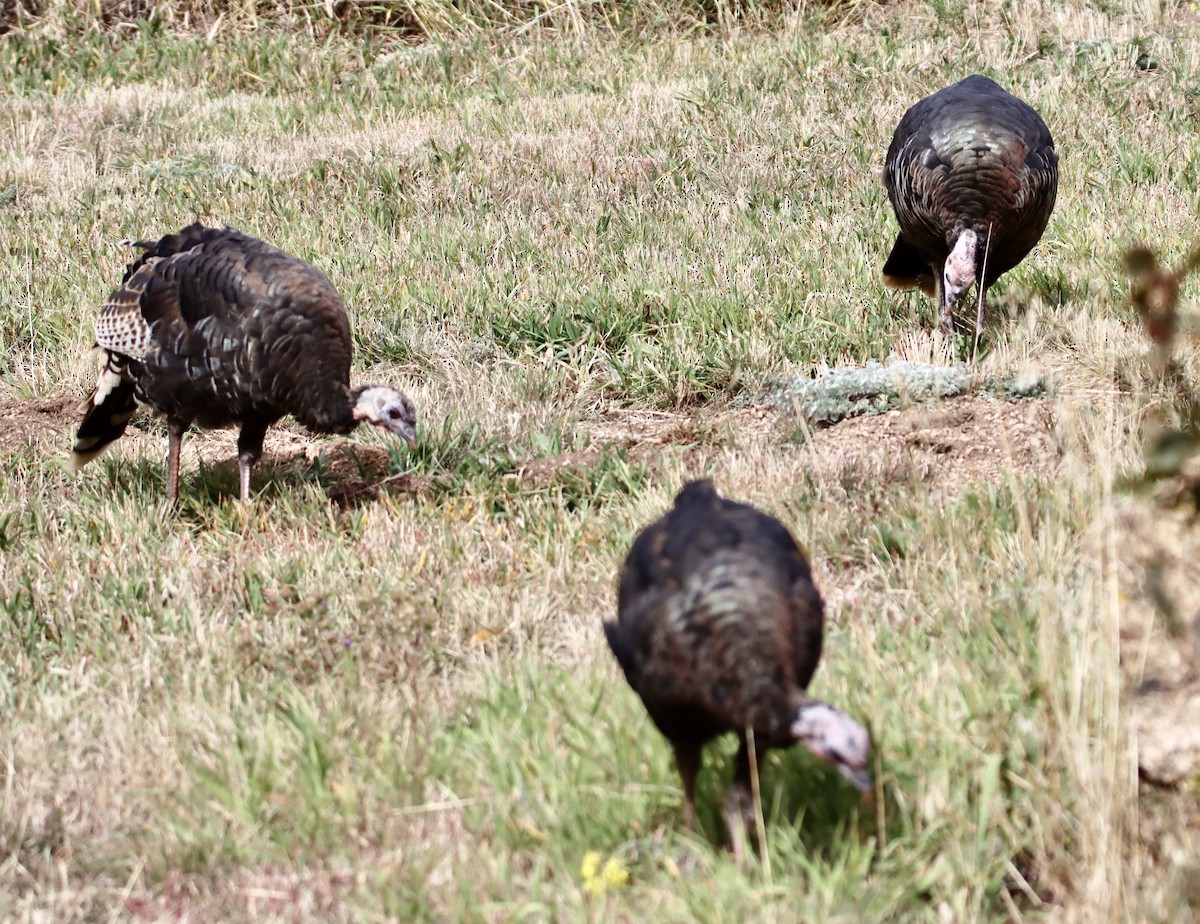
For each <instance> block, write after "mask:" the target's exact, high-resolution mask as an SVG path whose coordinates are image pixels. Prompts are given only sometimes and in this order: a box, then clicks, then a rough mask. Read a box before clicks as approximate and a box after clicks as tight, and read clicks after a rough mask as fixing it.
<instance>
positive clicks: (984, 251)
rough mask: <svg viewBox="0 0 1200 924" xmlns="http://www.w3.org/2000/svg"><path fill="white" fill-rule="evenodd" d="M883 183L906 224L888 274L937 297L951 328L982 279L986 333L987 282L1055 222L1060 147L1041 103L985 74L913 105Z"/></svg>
mask: <svg viewBox="0 0 1200 924" xmlns="http://www.w3.org/2000/svg"><path fill="white" fill-rule="evenodd" d="M883 185H884V186H885V187H887V193H888V198H889V199H891V201H892V208H893V209H894V210H895V212H896V220H897V221H898V222H899V224H900V234H899V236H898V237H897V238H896V243H895V245H894V246H893V247H892V252H891V254H890V255H889V256H888V258H887V262H886V263H885V264H884V267H883V276H884V279H885V280H886V281H887V283H888V285H890V286H893V287H895V288H901V289H911V288H913V287H914V286H919V287H920V288H921V290H922V291H923V292H925V294H927V295H936V296H937V297H938V299H939V302H940V307H941V327H942V329H943V330H945V331H947V332H952V331H953V330H954V318H953V310H954V306H955V304H956V303H957V302H958V299H959V297H960V296H961V295H962V294H963V292H965V291H966V290H967V289H969V288H970V287H971V285H972V283H975V282H977V281H978V283H979V310H978V316H977V318H976V328H975V329H976V333H977V334H978V332H979V331H980V330H982V328H983V315H984V310H985V307H986V303H985V300H986V296H987V290H988V287H989V286H990V285H991V284H992V283H993V282H995V281H996V280H997V279H999V278H1000V276H1001V275H1003V274H1004V273H1006V272H1008V271H1009V270H1010V269H1012V268H1013V267H1014V266H1016V265H1017V264H1018V263H1020V262H1021V260H1023V259H1024V258H1025V255H1026V254H1028V253H1029V251H1030V250H1032V249H1033V246H1034V245H1035V244H1036V243H1037V242H1038V240H1039V239H1040V238H1041V236H1042V232H1043V231H1045V230H1046V223H1047V222H1048V221H1049V220H1050V213H1051V212H1052V211H1054V200H1055V197H1056V196H1057V193H1058V155H1057V154H1056V153H1055V152H1054V139H1053V138H1051V137H1050V130H1049V129H1047V128H1046V123H1045V122H1043V121H1042V117H1041V116H1039V115H1038V114H1037V112H1036V111H1035V110H1034V109H1033V107H1031V106H1030V105H1028V104H1027V103H1024V102H1022V101H1021V100H1019V99H1017V98H1016V97H1015V96H1012V95H1011V94H1009V93H1007V92H1005V90H1004V89H1003V88H1001V87H1000V85H999V84H997V83H996V82H995V81H992V80H989V79H988V78H987V77H982V76H980V75H978V74H976V75H974V76H971V77H968V78H966V79H965V80H962V81H959V82H958V83H956V84H953V85H951V86H949V87H946V88H945V89H942V90H939V91H938V92H937V93H934V94H933V95H932V96H927V97H926V98H925V99H923V100H921V101H920V102H919V103H917V104H916V105H914V106H913V107H912V108H911V109H909V110H908V112H906V113H904V118H902V119H901V120H900V124H899V125H898V126H897V127H896V133H895V135H894V136H893V137H892V144H891V147H889V148H888V152H887V160H886V162H885V164H884V168H883Z"/></svg>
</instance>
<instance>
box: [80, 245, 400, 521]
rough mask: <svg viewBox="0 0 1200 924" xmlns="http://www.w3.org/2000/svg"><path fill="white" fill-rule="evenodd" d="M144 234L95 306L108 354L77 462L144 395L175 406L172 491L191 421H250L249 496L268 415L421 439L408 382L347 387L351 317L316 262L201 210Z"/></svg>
mask: <svg viewBox="0 0 1200 924" xmlns="http://www.w3.org/2000/svg"><path fill="white" fill-rule="evenodd" d="M133 246H134V247H137V248H140V249H141V250H142V254H141V255H140V256H139V257H137V258H136V259H135V260H134V261H133V262H132V263H130V265H129V266H128V268H127V269H126V271H125V276H124V279H123V280H122V282H121V285H120V286H119V287H118V288H117V290H116V291H115V292H113V294H112V295H111V296H109V298H108V301H107V302H106V303H105V304H104V306H103V307H102V308H101V309H100V315H99V317H98V318H97V319H96V345H97V346H98V347H99V348H100V349H101V350H102V352H103V355H104V365H103V367H102V369H101V371H100V376H99V379H98V381H97V383H96V389H95V391H94V392H93V393H92V395H91V397H90V398H89V399H88V401H87V403H86V405H85V407H84V409H83V410H84V418H83V421H82V422H81V423H80V425H79V430H78V432H77V433H76V438H75V448H74V452H73V453H72V457H71V467H72V468H73V469H74V470H78V469H80V468H82V467H83V466H84V465H86V464H87V463H88V462H90V461H91V460H92V459H94V458H96V457H97V456H98V455H100V454H101V453H102V452H104V450H105V449H107V448H108V447H109V446H110V445H111V444H112V443H113V441H114V440H116V439H117V438H119V437H120V436H121V434H122V433H124V432H125V427H126V425H127V424H128V422H129V419H130V418H131V417H132V416H133V414H134V412H135V411H136V410H137V407H138V405H141V404H145V405H148V406H149V407H150V408H151V409H153V410H154V411H156V412H158V413H160V414H162V415H164V416H165V417H166V421H167V429H168V432H169V438H170V442H169V445H168V452H167V499H168V501H169V502H170V503H172V504H174V503H175V502H176V500H177V498H178V495H179V449H180V444H181V443H182V440H183V434H184V432H186V431H187V429H188V427H190V426H191V425H192V424H193V423H194V424H197V425H198V426H200V427H205V428H211V427H224V426H232V425H238V426H240V427H241V432H240V434H239V436H238V475H239V482H240V484H239V487H240V497H241V499H242V500H243V501H248V500H249V499H250V472H251V469H252V468H253V467H254V464H255V462H257V461H258V458H259V456H260V455H261V454H262V447H263V439H264V437H265V436H266V432H267V428H268V427H270V426H271V425H272V424H274V423H275V422H276V421H278V420H279V419H280V418H282V417H284V416H285V415H287V414H291V415H292V416H293V417H295V418H296V420H298V421H299V422H300V423H301V424H303V425H304V426H305V427H307V428H308V429H309V430H312V431H313V432H316V433H349V432H350V431H351V430H353V429H354V428H355V427H357V426H358V425H359V424H360V423H363V422H366V423H370V424H374V425H375V426H377V427H380V428H382V429H384V430H388V431H390V432H392V433H394V434H396V435H397V436H400V437H402V438H403V439H405V440H407V441H408V442H409V443H410V444H411V443H413V442H415V441H416V411H415V409H414V407H413V403H412V401H411V400H409V398H408V396H407V395H405V394H404V393H403V392H401V391H398V390H397V389H395V388H392V387H391V386H388V385H369V386H359V387H357V388H351V387H350V358H351V350H352V346H351V340H350V323H349V321H348V319H347V317H346V309H345V307H344V306H343V304H342V300H341V298H340V297H339V296H338V293H337V290H336V289H334V287H333V284H332V283H331V282H330V281H329V280H328V279H327V278H325V276H324V274H322V273H321V272H320V271H319V270H318V269H316V268H315V267H313V266H311V265H310V264H308V263H306V262H304V261H303V260H301V259H299V258H297V257H294V256H292V255H291V254H288V253H285V252H284V251H282V250H279V249H278V248H276V247H272V246H271V245H269V244H266V243H264V242H263V241H260V240H258V239H257V238H253V237H250V236H249V235H248V234H244V233H242V232H241V231H237V230H234V229H233V228H207V227H205V226H203V225H202V224H200V223H196V224H193V225H191V226H189V227H187V228H184V229H183V230H182V231H180V232H179V233H178V234H168V235H167V236H166V237H163V238H161V239H160V240H157V241H137V242H135V243H133Z"/></svg>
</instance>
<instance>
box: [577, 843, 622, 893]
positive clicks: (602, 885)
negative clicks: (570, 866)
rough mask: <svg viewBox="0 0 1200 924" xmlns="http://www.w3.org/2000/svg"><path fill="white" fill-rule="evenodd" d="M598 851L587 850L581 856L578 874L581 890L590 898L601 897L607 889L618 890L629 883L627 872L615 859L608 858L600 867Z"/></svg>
mask: <svg viewBox="0 0 1200 924" xmlns="http://www.w3.org/2000/svg"><path fill="white" fill-rule="evenodd" d="M600 860H601V856H600V851H598V850H589V851H588V852H587V853H585V854H584V855H583V862H582V863H581V864H580V866H579V874H580V876H581V877H582V879H583V890H584V891H585V892H587V894H588V895H590V896H592V898H596V897H598V896H600V895H603V894H604V893H605V892H606V891H608V890H609V889H619V888H621V886H623V885H625V884H626V883H628V882H629V870H628V869H626V868H625V864H624V863H622V862H621V861H620V860H618V859H617V858H616V857H609V858H608V860H607V861H606V862H605V863H604V866H603V867H601V866H600Z"/></svg>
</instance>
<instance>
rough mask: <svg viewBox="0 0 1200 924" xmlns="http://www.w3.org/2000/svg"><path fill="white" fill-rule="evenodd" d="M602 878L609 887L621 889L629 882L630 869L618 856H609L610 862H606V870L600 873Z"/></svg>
mask: <svg viewBox="0 0 1200 924" xmlns="http://www.w3.org/2000/svg"><path fill="white" fill-rule="evenodd" d="M600 878H601V879H602V880H603V881H604V884H605V885H606V886H608V887H609V888H612V889H619V888H621V886H623V885H625V883H627V882H629V870H627V869H626V868H625V864H624V863H622V862H621V861H620V860H618V859H617V858H616V857H609V858H608V862H607V863H605V864H604V872H603V873H601V874H600Z"/></svg>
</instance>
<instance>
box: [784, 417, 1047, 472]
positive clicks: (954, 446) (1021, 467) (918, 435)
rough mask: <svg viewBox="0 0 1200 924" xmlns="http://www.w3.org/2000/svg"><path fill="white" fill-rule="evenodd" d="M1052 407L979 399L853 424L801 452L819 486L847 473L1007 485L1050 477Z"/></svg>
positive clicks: (817, 437)
mask: <svg viewBox="0 0 1200 924" xmlns="http://www.w3.org/2000/svg"><path fill="white" fill-rule="evenodd" d="M1054 423H1055V415H1054V410H1053V405H1052V403H1051V402H1050V401H1046V400H1027V401H1000V400H995V399H989V398H985V397H980V396H969V397H960V398H948V399H946V400H943V401H939V402H937V403H935V404H932V405H926V406H921V407H913V408H907V409H905V410H896V411H889V412H887V413H886V414H880V415H877V416H868V417H854V418H851V419H849V420H845V421H842V422H841V423H838V424H835V425H834V426H831V427H826V428H824V429H820V430H816V431H813V432H812V433H811V434H810V435H809V437H808V439H807V440H805V442H804V444H803V446H802V447H801V449H800V452H801V454H802V457H803V459H804V462H805V465H806V468H807V470H808V471H809V473H810V474H811V475H812V476H813V477H814V478H816V479H817V480H830V481H838V480H841V479H842V478H843V477H844V476H845V474H846V473H847V472H850V471H853V472H855V473H857V474H858V475H860V476H862V475H869V476H871V477H872V478H873V479H875V480H876V481H878V482H879V483H885V482H887V481H890V480H893V479H895V478H897V477H900V476H905V477H908V476H911V475H914V474H915V475H916V476H917V477H919V478H920V479H921V480H922V481H924V482H925V483H927V484H929V485H931V486H934V487H937V488H939V489H942V490H947V491H956V490H959V489H961V488H963V487H965V486H967V485H969V484H977V483H980V482H983V483H988V484H998V483H1001V482H1003V481H1004V480H1006V479H1008V478H1017V479H1023V478H1030V477H1035V478H1048V477H1050V476H1052V475H1053V473H1054V471H1055V470H1056V468H1057V466H1058V461H1059V458H1060V455H1061V450H1060V447H1059V445H1058V441H1057V439H1056V437H1055V433H1054Z"/></svg>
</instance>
